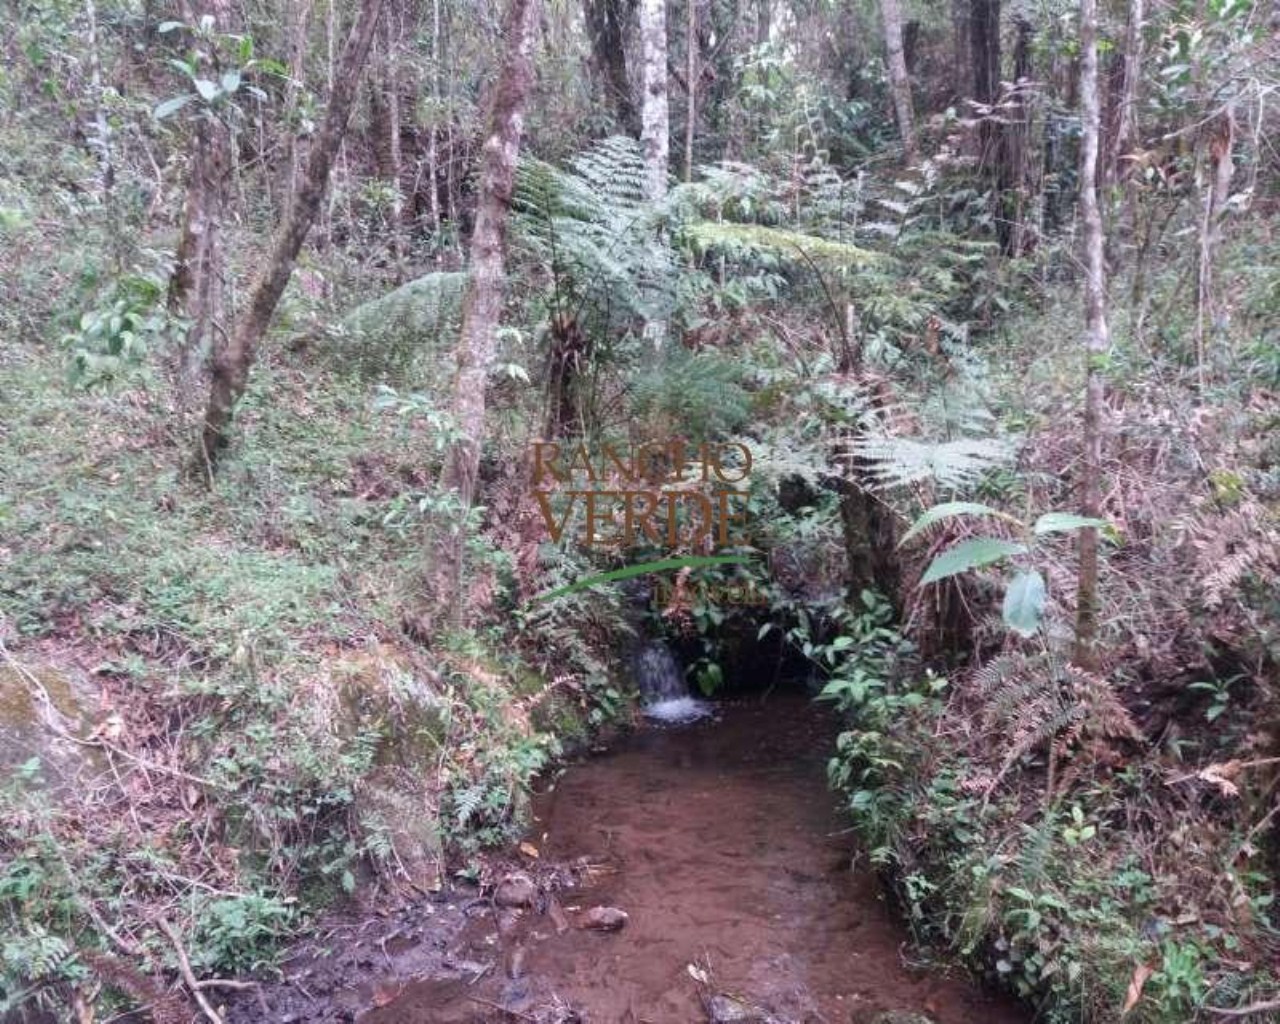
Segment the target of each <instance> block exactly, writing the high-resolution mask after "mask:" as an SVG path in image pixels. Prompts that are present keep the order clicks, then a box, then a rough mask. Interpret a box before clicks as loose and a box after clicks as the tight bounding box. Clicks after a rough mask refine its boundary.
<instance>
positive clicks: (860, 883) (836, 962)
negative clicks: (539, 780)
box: [361, 697, 1029, 1024]
mask: <svg viewBox="0 0 1280 1024" xmlns="http://www.w3.org/2000/svg"><path fill="white" fill-rule="evenodd" d="M715 707H716V715H715V717H714V718H713V719H706V720H702V721H697V722H694V723H692V724H689V725H684V726H681V727H678V728H671V727H663V726H658V725H650V726H648V727H646V728H644V729H642V730H640V731H639V732H637V733H636V734H635V735H634V736H632V737H630V738H628V739H626V740H624V741H623V742H622V743H621V744H620V745H619V746H618V747H616V748H615V749H614V750H613V751H612V752H611V753H609V754H607V755H604V756H600V757H596V758H593V759H591V760H588V761H586V762H584V763H582V764H579V765H575V766H572V767H570V768H569V769H568V770H567V771H566V772H565V773H564V774H563V775H562V776H561V777H560V778H559V779H558V780H557V781H556V782H555V784H554V785H553V786H551V787H549V788H548V789H547V790H546V791H545V792H543V793H542V794H540V796H539V797H538V799H537V800H536V801H535V815H536V823H535V826H534V828H533V830H532V832H531V834H530V836H529V837H528V841H529V842H530V843H532V844H533V845H534V846H536V847H537V848H538V850H539V853H540V857H539V859H538V861H537V863H538V864H539V865H546V864H548V863H550V862H563V863H566V864H576V865H578V866H579V869H580V870H579V871H578V873H577V874H576V875H575V877H576V878H577V879H578V882H577V884H575V885H573V886H572V887H569V888H564V889H561V890H560V891H559V892H558V893H557V894H556V899H557V901H558V906H557V907H555V908H552V913H549V914H539V913H537V912H536V911H534V910H530V911H524V912H522V914H521V915H519V917H518V919H516V918H515V916H514V915H513V914H512V913H511V912H509V911H508V912H507V913H506V914H505V915H503V914H501V913H499V912H496V911H495V912H494V913H491V914H487V915H483V916H482V917H480V918H478V919H476V920H475V921H473V922H471V924H469V925H468V926H467V931H466V933H465V935H464V944H465V947H466V948H467V949H469V950H471V951H473V952H474V954H475V956H476V959H477V960H482V959H484V956H485V954H486V952H487V953H488V954H489V956H490V958H491V959H492V960H493V962H495V963H498V962H500V963H502V964H504V965H505V967H504V968H503V969H498V970H494V971H492V972H491V973H489V974H488V975H486V976H485V977H484V978H482V979H480V980H479V981H476V982H475V983H467V982H457V981H446V982H442V981H439V980H432V981H423V982H418V983H410V984H408V985H407V986H406V987H405V988H404V989H403V991H402V993H401V994H400V995H399V997H398V998H396V999H394V1000H393V1001H391V1002H389V1003H388V1005H385V1006H382V1007H381V1008H379V1009H376V1010H373V1011H371V1012H369V1013H367V1014H365V1015H364V1016H363V1017H362V1018H361V1020H362V1021H363V1022H364V1024H427V1022H431V1024H442V1022H449V1021H458V1022H461V1021H483V1020H506V1019H511V1020H519V1019H536V1018H535V1016H534V1015H535V1014H543V1013H545V1012H546V1008H547V1007H548V1006H550V1005H552V1004H553V1003H555V1002H557V1001H558V1002H559V1003H560V1004H561V1005H564V1004H568V1005H571V1006H572V1007H573V1008H574V1009H576V1010H577V1011H578V1012H579V1014H580V1015H581V1019H582V1020H584V1021H587V1022H590V1024H619V1022H628V1024H642V1022H652V1024H694V1022H698V1021H705V1020H706V1019H707V1017H706V1011H705V1009H704V1006H705V999H706V998H707V997H708V996H709V995H711V994H713V993H717V992H728V993H733V994H734V995H735V996H738V997H741V998H743V999H745V1000H747V1001H749V1002H751V1003H752V1004H754V1005H757V1006H761V1007H764V1008H766V1009H768V1010H769V1011H772V1012H773V1013H775V1014H777V1015H779V1016H780V1017H781V1018H783V1019H785V1020H787V1021H814V1022H833V1024H834V1022H843V1024H863V1022H866V1021H869V1020H870V1019H871V1018H872V1017H873V1016H874V1015H875V1014H876V1013H877V1012H880V1011H884V1010H906V1011H915V1012H920V1013H927V1014H928V1015H929V1016H930V1017H932V1018H933V1019H934V1020H936V1021H938V1022H939V1024H1014V1022H1022V1021H1026V1020H1028V1019H1029V1014H1026V1013H1025V1012H1023V1011H1021V1010H1019V1009H1017V1008H1016V1007H1015V1006H1014V1005H1013V1004H1011V1003H1008V1002H1004V1001H1001V1000H998V999H994V998H991V997H988V996H986V995H984V994H983V993H982V992H981V991H980V990H979V989H978V988H977V987H975V986H974V985H973V984H971V983H968V982H967V981H965V980H963V979H960V978H954V977H945V976H943V975H942V974H940V973H938V972H927V971H921V970H917V969H913V968H912V967H910V966H908V964H907V962H906V958H907V957H908V956H909V955H910V951H909V949H908V947H907V946H906V944H905V939H906V935H905V932H904V930H903V929H902V927H901V926H900V925H899V924H897V923H896V922H895V921H894V920H893V919H892V916H891V914H890V913H889V911H888V909H887V908H886V906H885V903H884V901H883V899H882V898H881V896H880V893H879V889H878V886H877V883H876V881H875V879H874V878H872V877H871V876H870V875H868V874H866V873H865V872H862V871H854V870H851V868H850V863H851V856H852V852H853V841H852V838H851V837H850V836H849V835H848V833H847V831H845V826H846V822H845V821H844V820H843V819H842V818H841V817H840V815H839V814H838V812H837V811H836V808H835V798H834V797H832V796H831V795H830V794H829V793H828V791H827V790H826V788H825V782H824V769H825V761H826V758H827V756H828V753H829V751H830V750H831V745H832V735H833V732H834V726H833V724H832V722H831V719H830V716H829V714H827V713H826V712H825V711H824V710H823V709H821V708H817V707H815V706H814V705H812V704H811V703H810V702H808V701H806V700H804V699H802V698H799V697H795V698H775V699H770V700H768V701H766V702H760V701H758V700H753V701H749V702H737V703H720V704H717V705H716V706H715ZM583 866H585V868H584V867H583ZM596 905H607V906H611V907H618V908H620V909H622V910H624V911H626V913H627V914H628V915H629V923H628V924H627V926H626V927H625V928H623V929H622V930H621V931H620V932H616V933H607V934H602V933H598V932H593V931H587V930H582V929H579V928H577V927H573V926H572V925H573V924H574V923H575V921H576V918H577V915H578V913H579V912H580V911H581V910H584V909H586V908H590V907H593V906H596ZM561 908H562V910H563V913H560V912H559V911H560V909H561ZM557 925H558V927H557ZM566 925H568V926H567V927H566ZM689 965H694V967H695V970H696V971H697V972H701V973H702V975H703V977H705V978H707V979H708V982H707V983H704V982H702V981H699V980H698V979H697V978H695V976H694V973H691V972H690V970H689ZM498 1007H503V1008H505V1011H512V1012H505V1011H500V1010H498V1009H497V1008H498ZM521 1014H523V1015H524V1017H523V1018H522V1017H521V1016H520V1015H521Z"/></svg>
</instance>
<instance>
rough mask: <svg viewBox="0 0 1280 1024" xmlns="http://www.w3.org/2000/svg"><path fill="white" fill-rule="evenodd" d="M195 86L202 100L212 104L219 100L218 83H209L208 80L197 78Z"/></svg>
mask: <svg viewBox="0 0 1280 1024" xmlns="http://www.w3.org/2000/svg"><path fill="white" fill-rule="evenodd" d="M195 86H196V92H198V93H199V94H200V98H201V99H203V100H205V101H206V102H212V101H213V100H215V99H217V96H218V92H219V89H218V86H217V84H216V83H214V82H211V81H209V79H207V78H197V79H195Z"/></svg>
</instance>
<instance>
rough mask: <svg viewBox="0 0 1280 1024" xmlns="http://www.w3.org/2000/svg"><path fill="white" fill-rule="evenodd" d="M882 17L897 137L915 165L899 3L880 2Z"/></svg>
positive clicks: (914, 144) (911, 115)
mask: <svg viewBox="0 0 1280 1024" xmlns="http://www.w3.org/2000/svg"><path fill="white" fill-rule="evenodd" d="M880 16H881V18H882V19H883V20H884V44H885V49H886V51H887V52H888V61H889V91H890V92H891V93H892V94H893V109H894V113H895V114H896V115H897V118H898V137H899V138H900V139H902V152H903V155H904V156H905V157H906V159H907V163H909V164H913V163H915V162H916V157H917V155H918V154H917V151H916V128H915V115H914V114H913V112H912V109H911V78H910V76H909V75H908V74H907V58H906V54H905V52H904V51H903V48H902V8H901V6H900V4H899V0H880Z"/></svg>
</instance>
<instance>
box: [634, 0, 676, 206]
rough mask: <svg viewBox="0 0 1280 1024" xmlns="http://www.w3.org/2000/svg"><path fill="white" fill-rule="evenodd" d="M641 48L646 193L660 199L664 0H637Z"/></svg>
mask: <svg viewBox="0 0 1280 1024" xmlns="http://www.w3.org/2000/svg"><path fill="white" fill-rule="evenodd" d="M640 48H641V51H642V53H643V56H644V96H643V103H642V105H641V110H640V121H641V134H640V139H641V141H642V142H643V143H644V162H645V167H646V169H647V171H648V180H647V184H646V190H645V191H646V194H647V196H648V198H649V201H650V202H653V203H658V202H661V201H662V200H663V199H664V198H665V197H666V194H667V148H668V144H669V142H668V131H669V129H668V111H667V8H666V0H640Z"/></svg>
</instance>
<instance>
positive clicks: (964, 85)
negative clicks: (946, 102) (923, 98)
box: [951, 0, 972, 99]
mask: <svg viewBox="0 0 1280 1024" xmlns="http://www.w3.org/2000/svg"><path fill="white" fill-rule="evenodd" d="M969 21H970V19H969V0H951V58H952V60H953V61H954V62H955V64H954V66H953V67H952V69H951V71H952V76H953V81H952V91H953V92H954V93H955V95H956V99H960V98H962V97H964V96H967V95H968V94H969V86H970V83H971V79H970V78H969V77H968V74H969V68H970V66H971V61H970V57H969V51H970V49H971V46H970V33H971V32H972V28H971V26H970V23H969Z"/></svg>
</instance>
